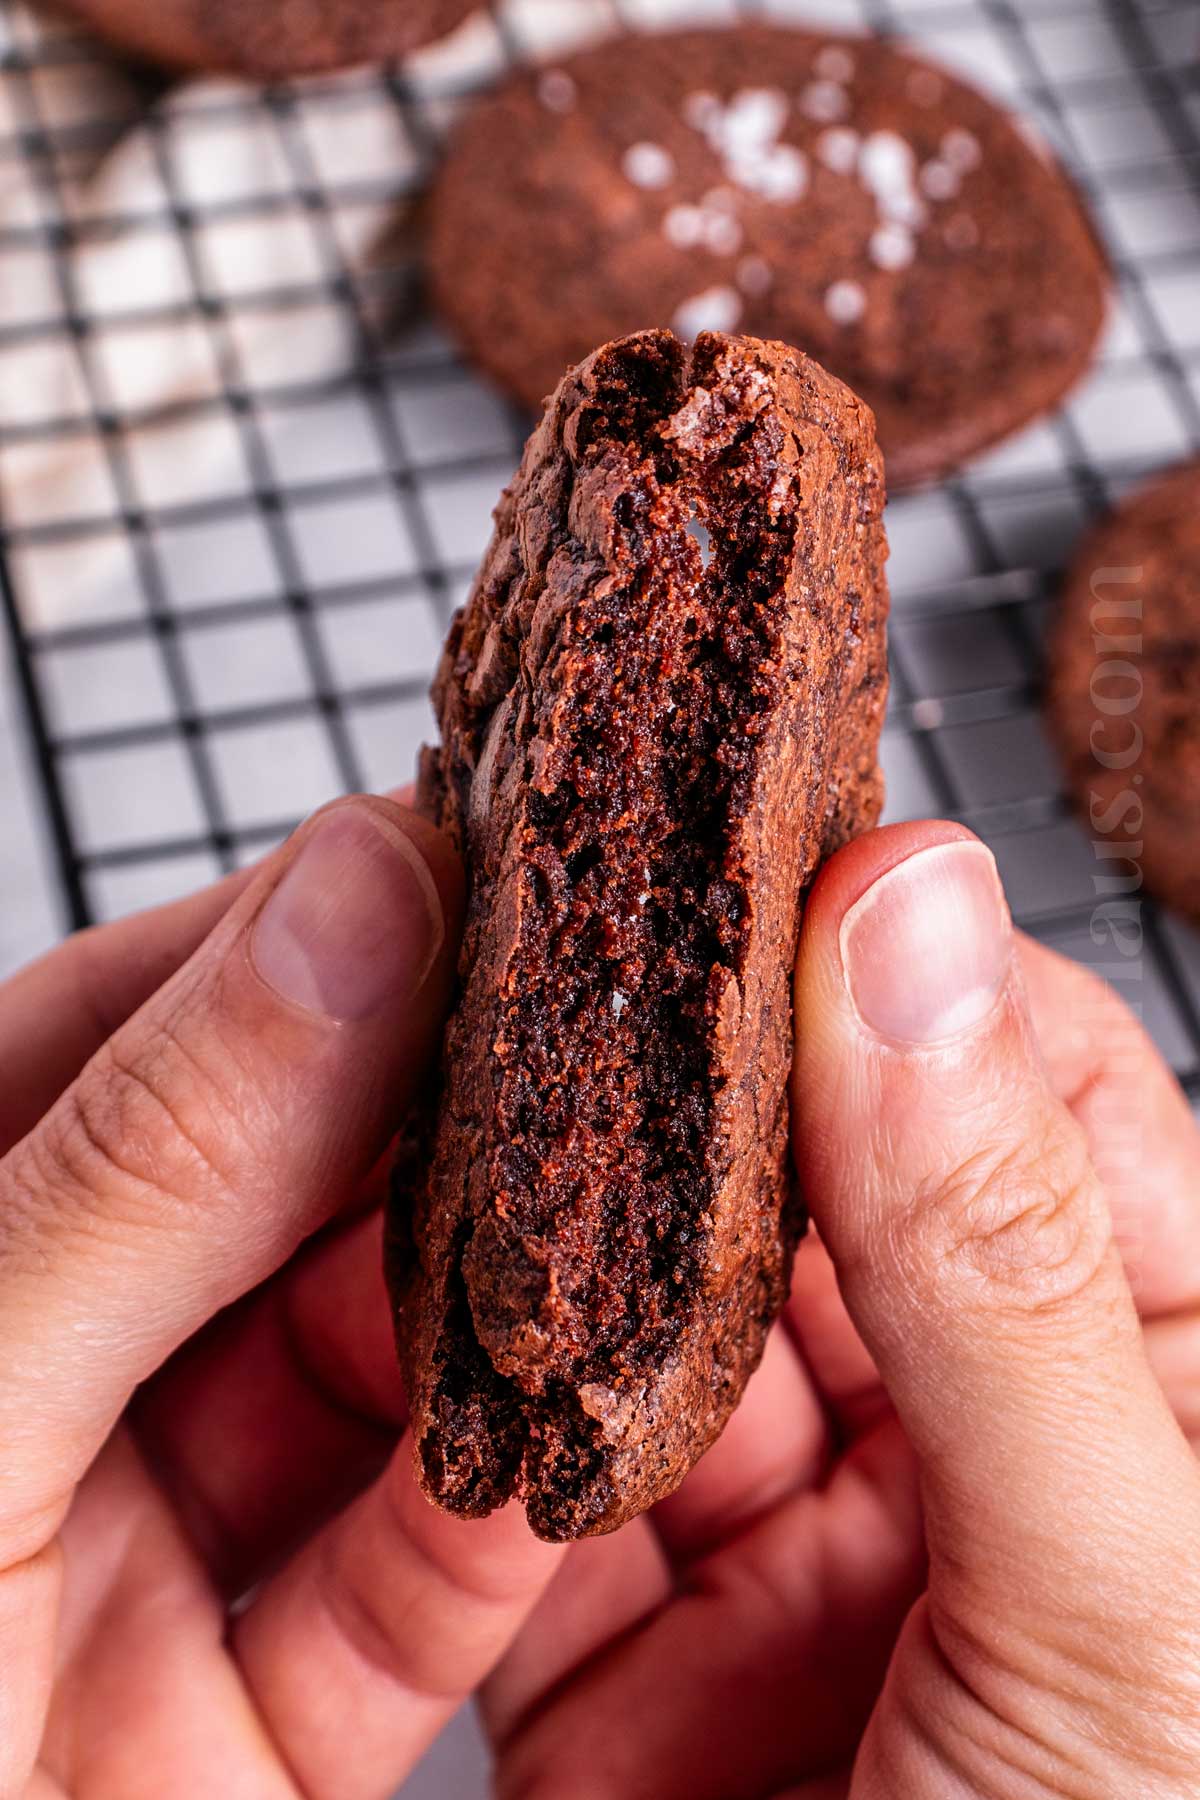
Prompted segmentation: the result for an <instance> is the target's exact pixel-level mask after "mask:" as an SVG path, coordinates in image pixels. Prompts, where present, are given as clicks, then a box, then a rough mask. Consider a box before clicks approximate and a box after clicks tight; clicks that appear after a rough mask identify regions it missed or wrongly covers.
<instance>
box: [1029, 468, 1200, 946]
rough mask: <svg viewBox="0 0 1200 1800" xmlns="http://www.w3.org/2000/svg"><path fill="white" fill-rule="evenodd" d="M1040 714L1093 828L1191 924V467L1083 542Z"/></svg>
mask: <svg viewBox="0 0 1200 1800" xmlns="http://www.w3.org/2000/svg"><path fill="white" fill-rule="evenodd" d="M1049 714H1050V724H1051V729H1052V732H1053V735H1054V736H1055V738H1056V739H1057V741H1058V744H1059V748H1060V750H1061V752H1062V755H1063V759H1064V762H1065V765H1066V772H1067V780H1068V784H1069V786H1070V788H1071V790H1072V792H1073V794H1074V796H1075V799H1076V801H1077V803H1078V806H1079V809H1080V811H1081V813H1082V814H1083V817H1084V819H1085V821H1086V823H1087V827H1088V829H1089V831H1091V832H1092V833H1094V834H1095V835H1096V836H1097V837H1101V838H1106V839H1109V840H1111V841H1112V843H1114V844H1119V845H1120V846H1121V847H1122V849H1123V851H1124V853H1125V856H1126V857H1127V858H1128V859H1129V862H1130V863H1131V864H1136V865H1139V866H1140V868H1141V870H1142V872H1143V874H1144V876H1145V881H1146V885H1147V887H1148V888H1150V889H1151V890H1152V891H1153V892H1155V893H1158V894H1161V895H1162V897H1163V899H1164V900H1166V901H1168V902H1169V903H1170V904H1171V905H1172V906H1175V907H1177V908H1178V909H1179V911H1180V912H1182V913H1185V914H1187V915H1188V916H1189V917H1191V918H1193V919H1200V462H1191V463H1187V464H1185V465H1184V466H1183V467H1182V468H1178V469H1175V470H1173V471H1172V472H1171V473H1170V474H1168V475H1166V476H1159V477H1158V479H1157V480H1155V481H1153V482H1151V483H1150V485H1149V486H1148V487H1145V488H1143V489H1142V490H1141V492H1140V493H1138V494H1136V495H1135V496H1134V498H1133V499H1132V500H1129V501H1127V502H1126V503H1125V505H1123V506H1122V507H1120V508H1119V509H1118V510H1117V511H1116V512H1115V513H1113V514H1112V516H1111V517H1110V518H1109V519H1107V520H1106V521H1105V522H1104V523H1103V524H1102V525H1100V526H1099V527H1098V528H1097V529H1096V530H1095V531H1093V532H1092V533H1090V535H1089V536H1088V537H1087V538H1085V540H1084V542H1083V544H1082V545H1081V547H1080V549H1079V551H1078V553H1077V555H1076V558H1075V561H1074V564H1073V567H1072V569H1071V572H1070V574H1069V576H1068V578H1067V583H1066V587H1065V590H1064V593H1063V597H1062V602H1061V609H1060V612H1059V617H1058V623H1057V627H1056V629H1055V633H1054V637H1053V640H1052V643H1051V648H1050V682H1049ZM1105 867H1106V868H1107V870H1108V873H1109V874H1110V875H1114V876H1120V875H1131V874H1132V870H1129V869H1127V868H1125V867H1124V866H1123V864H1122V862H1121V861H1119V860H1117V859H1115V858H1114V859H1113V860H1112V861H1110V862H1107V863H1106V864H1105Z"/></svg>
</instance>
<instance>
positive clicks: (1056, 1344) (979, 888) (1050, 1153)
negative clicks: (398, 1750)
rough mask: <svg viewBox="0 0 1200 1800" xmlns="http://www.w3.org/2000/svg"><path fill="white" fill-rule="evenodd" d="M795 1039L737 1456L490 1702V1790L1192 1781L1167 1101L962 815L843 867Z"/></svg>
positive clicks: (561, 1794)
mask: <svg viewBox="0 0 1200 1800" xmlns="http://www.w3.org/2000/svg"><path fill="white" fill-rule="evenodd" d="M796 1028H797V1041H798V1054H797V1064H796V1075H795V1105H794V1109H793V1110H794V1118H795V1127H796V1134H795V1142H796V1154H797V1159H798V1163H799V1168H800V1172H801V1175H802V1178H803V1181H804V1185H805V1188H806V1191H807V1194H808V1198H809V1201H810V1204H811V1207H812V1211H813V1215H814V1218H815V1221H816V1224H817V1227H818V1228H819V1231H820V1234H821V1241H818V1240H816V1239H810V1240H809V1241H808V1242H807V1243H806V1244H805V1245H804V1246H803V1248H802V1250H801V1252H800V1255H799V1258H798V1262H797V1271H796V1281H795V1286H794V1292H793V1297H792V1301H791V1305H790V1308H789V1311H788V1314H787V1317H786V1319H785V1321H784V1325H783V1328H781V1329H779V1330H777V1331H776V1332H775V1333H774V1334H773V1336H772V1338H771V1340H770V1342H769V1346H768V1350H767V1354H766V1357H765V1360H764V1362H763V1365H762V1368H761V1369H760V1370H759V1372H758V1373H757V1374H756V1376H755V1377H754V1379H753V1380H752V1382H751V1384H750V1387H749V1389H748V1391H747V1394H746V1397H745V1400H744V1402H743V1404H742V1406H741V1408H740V1409H739V1411H738V1413H737V1414H736V1415H735V1417H734V1419H733V1420H732V1422H731V1424H730V1425H729V1427H728V1429H727V1430H726V1432H725V1434H724V1436H723V1437H722V1438H721V1439H720V1440H719V1442H718V1443H717V1444H716V1445H715V1446H714V1448H713V1449H712V1450H711V1451H710V1452H709V1454H708V1455H707V1456H706V1457H705V1458H704V1460H703V1461H702V1462H701V1463H700V1464H699V1466H698V1467H697V1468H696V1470H695V1471H694V1472H693V1474H692V1475H691V1476H690V1477H689V1479H688V1480H687V1481H686V1482H685V1484H684V1486H683V1487H682V1488H681V1490H680V1491H679V1492H678V1493H677V1494H676V1495H675V1496H674V1497H673V1498H672V1499H670V1500H669V1501H668V1502H666V1503H665V1504H664V1505H662V1506H660V1507H659V1508H658V1509H656V1511H655V1513H654V1514H653V1515H652V1516H651V1517H649V1518H647V1519H643V1520H639V1521H637V1523H636V1524H635V1525H633V1526H630V1527H628V1528H626V1530H624V1531H623V1532H621V1533H619V1534H618V1535H617V1536H615V1537H614V1538H609V1539H600V1540H596V1541H593V1542H590V1543H586V1544H583V1545H580V1546H578V1547H576V1548H574V1549H572V1550H571V1551H570V1553H569V1554H568V1557H567V1560H566V1562H565V1564H564V1566H563V1568H562V1570H561V1571H560V1573H559V1574H558V1576H557V1577H556V1578H555V1580H554V1582H553V1584H552V1586H551V1587H550V1589H549V1591H548V1592H547V1594H546V1597H545V1598H544V1600H543V1601H542V1602H541V1604H540V1606H539V1607H538V1608H537V1610H536V1611H535V1612H534V1614H533V1616H532V1618H531V1619H530V1622H529V1624H528V1625H527V1626H526V1627H525V1629H524V1631H523V1632H522V1634H521V1636H520V1638H519V1640H518V1642H517V1643H516V1645H515V1646H514V1648H513V1649H512V1650H511V1651H510V1652H509V1654H508V1655H507V1656H506V1657H505V1659H504V1660H503V1662H502V1663H501V1664H500V1667H499V1669H498V1670H497V1672H496V1674H495V1675H494V1676H493V1677H492V1679H491V1681H490V1682H489V1684H488V1686H487V1688H486V1690H485V1714H486V1718H487V1723H488V1726H489V1729H490V1731H491V1734H492V1736H493V1739H494V1742H495V1744H496V1747H497V1752H498V1757H499V1766H500V1781H499V1789H500V1794H501V1796H502V1800H566V1797H567V1796H569V1797H570V1800H684V1797H685V1796H686V1800H710V1797H711V1800H769V1797H774V1796H779V1797H785V1800H1049V1796H1064V1797H1065V1796H1070V1797H1071V1800H1101V1797H1104V1800H1113V1797H1115V1796H1121V1800H1125V1796H1129V1797H1130V1800H1132V1797H1133V1796H1136V1797H1137V1800H1165V1797H1166V1796H1171V1797H1172V1800H1184V1797H1185V1796H1195V1795H1196V1794H1197V1793H1198V1792H1200V1557H1198V1555H1197V1551H1198V1547H1200V1471H1198V1468H1197V1464H1196V1461H1195V1458H1194V1456H1193V1452H1192V1449H1191V1448H1190V1447H1189V1443H1188V1437H1187V1436H1185V1433H1186V1434H1188V1435H1189V1436H1192V1437H1193V1438H1194V1437H1195V1436H1196V1434H1197V1433H1198V1432H1200V1146H1198V1142H1197V1133H1196V1129H1195V1126H1194V1125H1193V1122H1192V1119H1191V1116H1190V1113H1189V1112H1188V1109H1187V1106H1186V1104H1185V1103H1184V1101H1183V1098H1182V1096H1181V1095H1180V1093H1179V1091H1178V1089H1177V1087H1176V1085H1175V1083H1174V1082H1173V1080H1172V1079H1171V1077H1170V1075H1169V1073H1168V1072H1167V1071H1166V1069H1165V1068H1164V1067H1163V1065H1162V1064H1161V1062H1160V1060H1159V1058H1158V1056H1157V1054H1156V1053H1155V1051H1154V1050H1153V1048H1152V1047H1151V1045H1150V1044H1149V1042H1148V1040H1147V1039H1146V1038H1145V1037H1144V1035H1143V1034H1142V1032H1141V1030H1140V1028H1139V1027H1138V1026H1137V1024H1136V1023H1135V1021H1134V1020H1133V1018H1132V1016H1131V1015H1130V1014H1129V1013H1127V1012H1126V1010H1125V1009H1124V1007H1123V1006H1121V1004H1120V1003H1119V1002H1118V1001H1116V1000H1115V999H1114V998H1113V996H1112V995H1111V994H1110V993H1109V992H1108V991H1107V990H1105V989H1104V988H1103V987H1102V986H1101V985H1100V983H1098V982H1097V981H1096V980H1095V979H1094V978H1093V977H1091V976H1090V975H1088V974H1086V973H1085V972H1084V971H1082V970H1080V969H1078V968H1076V967H1074V966H1073V965H1071V964H1069V963H1066V962H1064V961H1063V960H1062V959H1060V958H1058V957H1056V956H1054V955H1053V954H1052V953H1050V952H1049V951H1047V950H1045V949H1042V948H1039V947H1038V946H1036V945H1035V944H1032V943H1030V942H1027V941H1022V940H1020V939H1014V937H1013V936H1012V934H1011V931H1010V926H1009V921H1008V915H1007V910H1006V908H1005V907H1004V904H1003V900H1002V897H1001V894H1000V890H999V885H998V882H997V878H996V874H995V867H994V864H993V862H992V859H991V857H990V855H989V854H988V853H987V852H986V851H985V850H984V849H983V847H982V846H980V845H979V844H977V843H976V842H975V840H973V839H971V838H970V837H969V836H968V835H967V834H966V833H964V832H962V831H961V830H959V829H958V828H956V827H954V826H945V825H925V826H903V827H895V828H892V829H889V830H884V831H880V832H876V833H874V834H872V835H871V836H869V837H867V838H864V839H862V840H860V841H859V842H858V843H856V844H854V845H852V846H851V847H850V848H849V849H847V850H845V851H843V852H842V853H841V854H840V855H839V856H837V857H836V858H834V860H833V861H832V863H831V864H830V865H829V867H828V868H827V869H826V870H825V872H824V874H823V875H822V877H821V879H820V881H819V882H818V884H817V887H816V889H815V891H814V893H813V895H812V898H811V900H810V902H809V906H808V911H807V916H806V920H805V926H804V933H803V942H802V947H801V954H800V960H799V968H798V972H797V982H796ZM1089 1152H1090V1154H1089ZM1114 1219H1115V1220H1116V1223H1117V1226H1118V1231H1117V1235H1116V1239H1114V1232H1113V1221H1114ZM823 1245H825V1246H828V1248H827V1249H826V1248H824V1247H823ZM1120 1252H1123V1253H1124V1266H1122V1254H1121V1253H1120ZM835 1271H836V1275H835ZM1131 1287H1132V1288H1133V1289H1134V1291H1135V1292H1136V1296H1137V1310H1135V1303H1134V1299H1133V1297H1132V1294H1131ZM839 1288H840V1292H839ZM1139 1312H1140V1321H1139V1317H1138V1313H1139ZM1172 1408H1173V1409H1174V1414H1175V1415H1176V1416H1175V1417H1173V1416H1172ZM1177 1421H1178V1422H1177ZM1181 1426H1182V1430H1181V1428H1180V1427H1181ZM922 1503H923V1504H922ZM926 1545H927V1550H928V1557H927V1558H926Z"/></svg>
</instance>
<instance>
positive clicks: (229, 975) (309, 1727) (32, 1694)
mask: <svg viewBox="0 0 1200 1800" xmlns="http://www.w3.org/2000/svg"><path fill="white" fill-rule="evenodd" d="M460 905H461V900H460V893H459V878H458V874H457V870H456V866H455V865H454V862H453V858H452V857H451V855H450V853H449V852H448V850H447V849H446V847H445V846H444V844H443V843H442V841H441V840H440V839H439V838H438V837H437V835H436V834H435V833H434V832H433V831H431V830H430V829H429V827H427V826H425V825H423V824H422V823H421V822H420V821H419V820H417V819H414V818H413V817H411V816H410V815H408V814H406V813H405V812H403V811H402V810H401V808H399V807H398V806H396V805H393V804H392V803H390V802H388V801H383V800H357V801H352V802H343V803H340V804H338V805H337V806H335V807H333V808H331V809H329V810H328V811H327V812H325V813H323V814H320V815H318V816H317V818H316V819H314V820H312V821H310V822H309V824H308V825H307V826H305V827H304V828H303V830H302V831H301V832H300V833H299V834H298V835H297V837H296V838H294V839H293V840H292V841H291V842H290V843H289V844H287V845H285V846H284V848H283V849H282V850H281V851H280V852H279V853H278V854H277V855H275V856H274V857H272V858H271V859H270V860H269V861H268V862H267V864H266V865H265V866H264V867H263V868H262V869H261V870H259V871H257V872H255V873H254V874H252V875H241V876H236V877H233V878H231V880H230V881H228V882H226V883H224V884H223V885H222V886H221V887H220V888H218V889H216V890H214V891H213V892H212V893H210V894H205V895H201V896H199V897H198V898H197V899H195V900H192V901H187V902H184V903H182V904H180V905H179V906H175V907H171V908H168V909H166V910H165V911H163V912H160V913H157V914H153V915H150V916H148V917H146V918H142V919H136V920H132V921H129V922H126V923H123V924H120V925H116V926H112V927H109V928H107V929H106V930H104V931H101V932H92V933H86V934H84V935H83V936H82V937H79V938H77V939H74V940H73V941H71V942H70V943H68V944H66V945H64V946H63V947H62V948H61V949H60V950H58V951H57V952H55V953H54V954H53V955H52V956H50V957H49V958H47V959H46V960H45V961H44V962H42V963H40V964H38V965H36V966H35V967H33V968H32V969H30V970H28V971H27V972H26V973H25V974H23V975H21V976H19V977H17V979H16V980H14V981H12V982H10V983H9V984H8V986H7V987H6V988H4V989H2V990H0V1069H3V1072H4V1078H3V1087H2V1089H0V1153H3V1161H2V1162H0V1800H18V1797H19V1800H51V1797H53V1796H62V1795H71V1796H72V1797H74V1800H164V1797H165V1796H167V1795H170V1796H172V1797H173V1800H202V1797H203V1800H207V1797H208V1796H212V1797H213V1800H218V1797H219V1800H242V1797H245V1800H298V1797H299V1796H304V1800H381V1797H382V1796H385V1795H387V1794H388V1793H390V1792H391V1790H392V1788H393V1787H394V1786H395V1785H396V1784H397V1783H398V1781H399V1780H400V1779H401V1778H402V1776H403V1775H404V1774H405V1773H406V1772H407V1770H408V1769H409V1768H410V1767H411V1765H412V1764H413V1762H414V1761H415V1760H416V1759H417V1757H418V1756H419V1755H420V1754H421V1752H422V1750H423V1749H424V1747H425V1745H426V1744H427V1743H428V1741H429V1740H430V1738H431V1737H432V1736H433V1735H434V1734H435V1733H436V1732H437V1730H438V1729H439V1728H440V1726H441V1724H442V1723H443V1721H444V1720H445V1719H446V1717H447V1716H448V1715H449V1713H450V1712H452V1711H453V1710H454V1708H455V1707H456V1706H457V1704H458V1703H459V1700H460V1699H461V1698H462V1696H463V1695H465V1694H466V1693H468V1692H469V1691H470V1690H471V1688H472V1687H474V1686H475V1684H476V1683H477V1682H478V1681H479V1679H480V1677H481V1676H482V1675H483V1674H484V1673H485V1672H486V1670H487V1669H488V1668H489V1667H490V1666H491V1664H492V1663H493V1661H494V1660H495V1658H496V1656H497V1655H498V1654H499V1652H500V1650H501V1649H502V1648H503V1647H504V1645H505V1644H506V1643H507V1642H508V1641H509V1639H510V1637H511V1635H512V1633H513V1631H514V1630H515V1628H516V1627H517V1625H518V1624H519V1623H520V1622H521V1620H522V1619H523V1618H524V1616H525V1614H526V1612H527V1611H528V1609H529V1608H530V1606H531V1605H532V1604H533V1603H534V1601H535V1600H536V1598H537V1597H538V1595H539V1593H540V1591H541V1589H542V1587H543V1585H544V1583H545V1582H546V1580H547V1579H548V1578H549V1576H550V1574H551V1573H552V1571H553V1570H554V1568H555V1566H556V1563H557V1560H558V1556H557V1553H556V1552H555V1551H553V1550H551V1549H549V1548H547V1546H545V1545H544V1544H539V1543H537V1542H536V1541H535V1540H534V1539H533V1538H532V1536H531V1535H530V1533H529V1532H528V1529H527V1528H526V1526H525V1523H524V1519H523V1517H522V1516H521V1515H520V1514H519V1513H517V1514H514V1513H513V1512H512V1511H509V1512H506V1513H503V1514H499V1515H497V1516H496V1517H495V1518H492V1519H490V1520H487V1521H486V1522H485V1523H483V1524H481V1525H465V1524H462V1523H458V1522H456V1521H453V1520H451V1519H449V1518H446V1517H445V1516H444V1515H442V1514H440V1513H437V1512H435V1511H434V1510H433V1509H432V1508H431V1507H430V1506H428V1505H427V1504H426V1502H425V1501H424V1500H423V1499H422V1497H421V1496H420V1494H419V1492H418V1491H417V1489H416V1486H415V1482H414V1479H413V1470H412V1451H411V1445H410V1444H409V1443H408V1442H407V1441H404V1442H401V1443H400V1445H399V1448H398V1449H395V1448H394V1446H395V1442H396V1439H397V1437H398V1436H399V1434H400V1432H401V1430H402V1427H403V1420H404V1405H403V1399H402V1396H401V1394H400V1392H399V1391H398V1386H397V1375H396V1358H395V1352H394V1349H393V1347H392V1344H391V1341H390V1339H391V1332H390V1326H389V1322H388V1312H387V1306H386V1303H385V1301H384V1297H383V1292H382V1282H381V1276H380V1230H379V1214H378V1205H377V1202H378V1198H379V1192H380V1177H379V1164H380V1159H381V1157H382V1156H383V1155H384V1153H385V1151H386V1149H387V1145H388V1139H389V1136H390V1134H391V1131H392V1129H393V1128H394V1125H395V1122H396V1119H397V1117H398V1115H399V1114H400V1112H401V1110H402V1108H403V1105H404V1103H405V1100H406V1098H407V1097H409V1096H410V1095H412V1093H413V1092H414V1090H415V1089H416V1086H417V1084H418V1083H419V1082H420V1080H421V1079H422V1078H423V1076H424V1074H425V1071H426V1069H427V1067H428V1065H429V1062H430V1060H431V1057H432V1055H433V1053H434V1047H435V1044H436V1039H437V1034H438V1030H439V1027H440V1023H441V1014H442V1010H443V1007H444V1004H445V999H446V995H447V992H448V988H449V979H450V971H451V969H452V967H453V962H454V956H455V943H456V935H457V928H458V915H459V911H460ZM321 1227H324V1230H323V1231H322V1232H321V1235H319V1236H317V1237H316V1238H315V1239H314V1238H313V1234H314V1233H315V1232H317V1231H318V1229H319V1228H321ZM210 1321H211V1323H210ZM131 1396H132V1400H131ZM355 1495H357V1498H352V1496H355ZM252 1584H257V1585H256V1586H254V1588H253V1592H252V1593H249V1594H248V1590H249V1589H250V1588H251V1585H252ZM235 1597H240V1603H239V1605H238V1607H237V1610H236V1616H235V1617H234V1618H233V1619H232V1622H231V1619H230V1612H229V1602H230V1601H231V1600H232V1599H234V1598H235Z"/></svg>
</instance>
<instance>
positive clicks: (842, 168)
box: [816, 125, 862, 175]
mask: <svg viewBox="0 0 1200 1800" xmlns="http://www.w3.org/2000/svg"><path fill="white" fill-rule="evenodd" d="M861 141H862V140H861V139H860V137H859V135H858V133H857V131H852V130H851V129H850V127H849V126H848V125H831V126H830V127H829V129H828V131H823V132H822V133H821V135H820V136H819V137H818V139H817V144H816V150H817V156H818V157H819V159H820V161H821V162H823V163H824V165H825V167H826V168H827V169H832V170H833V172H834V174H835V175H853V173H854V171H855V169H856V168H857V167H858V147H859V144H860V143H861Z"/></svg>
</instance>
